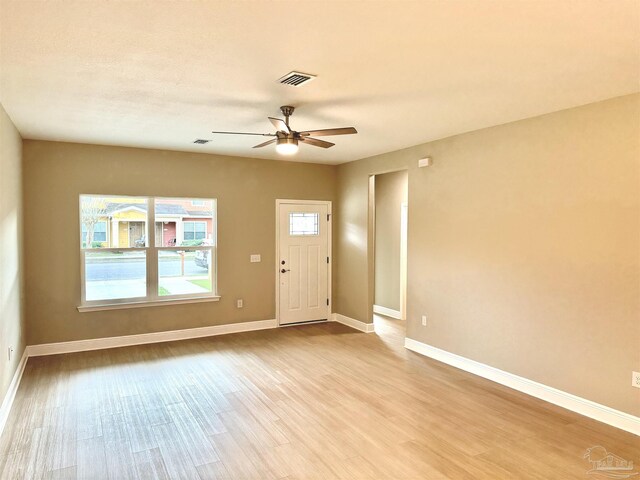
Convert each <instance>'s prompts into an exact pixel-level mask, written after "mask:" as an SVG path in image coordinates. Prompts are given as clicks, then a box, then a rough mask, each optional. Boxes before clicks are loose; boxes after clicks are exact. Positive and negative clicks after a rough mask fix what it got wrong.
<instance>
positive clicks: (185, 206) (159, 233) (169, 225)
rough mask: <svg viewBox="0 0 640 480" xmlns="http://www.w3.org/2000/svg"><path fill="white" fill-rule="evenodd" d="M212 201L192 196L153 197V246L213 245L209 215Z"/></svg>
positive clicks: (211, 212)
mask: <svg viewBox="0 0 640 480" xmlns="http://www.w3.org/2000/svg"><path fill="white" fill-rule="evenodd" d="M214 211H215V200H203V199H197V200H194V199H192V198H156V199H155V214H156V222H161V223H162V225H163V227H162V229H161V230H159V229H158V228H156V246H157V247H173V246H181V245H182V246H186V247H189V246H196V245H214V244H215V239H214V238H213V235H214V231H213V225H214V222H213V216H214Z"/></svg>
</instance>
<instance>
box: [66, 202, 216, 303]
mask: <svg viewBox="0 0 640 480" xmlns="http://www.w3.org/2000/svg"><path fill="white" fill-rule="evenodd" d="M199 201H200V202H202V204H201V205H199V207H198V208H197V209H195V210H194V209H192V208H191V207H192V203H193V201H192V200H191V199H188V198H154V197H122V196H99V195H81V196H80V229H79V230H80V246H81V248H80V257H81V265H82V292H81V293H82V305H81V307H80V309H81V310H82V309H92V308H93V307H104V306H108V307H111V306H117V305H120V304H141V303H151V304H153V303H155V302H162V301H168V300H182V301H186V300H189V299H192V300H193V299H194V298H198V299H207V298H208V299H215V298H217V296H216V276H215V273H216V246H215V226H216V221H215V220H216V213H215V212H216V201H215V200H214V199H210V200H199ZM150 226H152V227H150ZM153 226H155V228H153Z"/></svg>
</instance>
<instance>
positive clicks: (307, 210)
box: [277, 202, 329, 325]
mask: <svg viewBox="0 0 640 480" xmlns="http://www.w3.org/2000/svg"><path fill="white" fill-rule="evenodd" d="M328 213H329V206H328V204H326V203H304V202H301V203H280V204H279V208H278V222H279V225H278V231H279V234H278V273H277V275H278V281H279V298H278V305H277V308H278V318H279V320H280V325H286V324H289V323H299V322H311V321H314V320H328V319H329V216H328Z"/></svg>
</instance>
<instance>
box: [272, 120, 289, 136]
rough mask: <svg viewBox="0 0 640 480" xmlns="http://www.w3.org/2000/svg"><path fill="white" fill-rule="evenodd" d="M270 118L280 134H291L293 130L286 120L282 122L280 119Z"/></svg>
mask: <svg viewBox="0 0 640 480" xmlns="http://www.w3.org/2000/svg"><path fill="white" fill-rule="evenodd" d="M268 118H269V121H270V122H271V123H272V124H273V126H274V127H276V130H278V131H279V132H287V133H291V129H290V128H289V127H288V126H287V124H286V123H285V121H284V120H281V119H279V118H273V117H268Z"/></svg>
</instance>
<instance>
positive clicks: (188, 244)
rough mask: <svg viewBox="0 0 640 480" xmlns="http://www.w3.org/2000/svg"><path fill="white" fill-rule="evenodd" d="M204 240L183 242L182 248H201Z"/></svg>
mask: <svg viewBox="0 0 640 480" xmlns="http://www.w3.org/2000/svg"><path fill="white" fill-rule="evenodd" d="M202 243H203V240H202V239H199V240H185V241H183V242H182V243H181V244H180V246H181V247H199V246H200V245H202Z"/></svg>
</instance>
